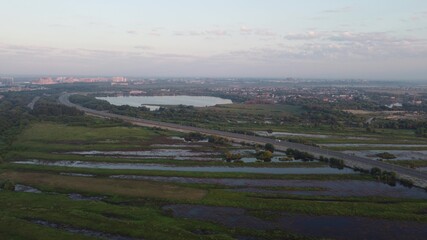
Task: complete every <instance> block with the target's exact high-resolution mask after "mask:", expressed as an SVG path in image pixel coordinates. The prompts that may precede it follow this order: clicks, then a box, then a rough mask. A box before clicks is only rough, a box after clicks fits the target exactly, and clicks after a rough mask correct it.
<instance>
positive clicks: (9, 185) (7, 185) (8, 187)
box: [1, 179, 15, 191]
mask: <svg viewBox="0 0 427 240" xmlns="http://www.w3.org/2000/svg"><path fill="white" fill-rule="evenodd" d="M1 188H2V189H4V190H5V191H14V190H15V183H14V182H13V181H11V180H9V179H7V180H6V181H4V182H2V183H1Z"/></svg>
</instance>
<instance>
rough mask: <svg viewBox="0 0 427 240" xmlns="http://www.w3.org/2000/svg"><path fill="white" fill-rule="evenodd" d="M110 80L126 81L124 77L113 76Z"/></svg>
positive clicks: (114, 81) (115, 81)
mask: <svg viewBox="0 0 427 240" xmlns="http://www.w3.org/2000/svg"><path fill="white" fill-rule="evenodd" d="M111 80H112V81H113V83H124V82H127V81H128V80H127V79H126V78H125V77H113V78H112V79H111Z"/></svg>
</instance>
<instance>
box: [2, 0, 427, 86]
mask: <svg viewBox="0 0 427 240" xmlns="http://www.w3.org/2000/svg"><path fill="white" fill-rule="evenodd" d="M0 7H1V8H2V10H3V11H2V14H1V15H0V75H2V74H4V75H7V74H9V75H11V74H37V75H118V76H121V75H123V76H159V77H163V76H165V77H168V76H176V77H181V76H183V77H184V76H185V77H197V76H203V77H296V78H332V79H337V78H363V79H381V80H397V79H399V80H406V79H407V80H425V76H426V75H427V68H426V67H425V65H426V64H425V63H426V62H427V2H425V1H419V0H410V1H400V0H388V1H387V0H379V1H374V2H373V1H368V0H362V1H349V0H344V1H338V0H329V1H315V0H312V1H304V3H298V2H297V1H277V0H270V1H260V0H249V1H243V0H236V1H224V0H220V1H196V0H183V1H179V2H178V1H176V2H171V1H165V0H162V1H156V2H155V3H152V2H150V1H134V0H127V1H120V2H118V1H100V0H92V1H82V0H76V1H52V0H42V1H39V2H38V3H37V5H35V4H34V3H33V2H32V3H30V1H25V0H16V1H5V0H0Z"/></svg>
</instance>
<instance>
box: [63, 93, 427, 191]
mask: <svg viewBox="0 0 427 240" xmlns="http://www.w3.org/2000/svg"><path fill="white" fill-rule="evenodd" d="M71 95H73V94H72V93H64V94H62V95H61V96H60V97H59V99H58V100H59V102H60V103H62V104H64V105H66V106H69V107H75V108H77V109H79V110H81V111H83V112H85V113H86V114H88V115H92V116H96V117H102V118H116V119H121V120H123V121H126V122H130V123H132V124H135V125H139V126H146V127H159V128H163V129H168V130H173V131H179V132H198V133H202V134H206V135H213V136H219V137H223V138H227V139H230V140H232V141H236V142H250V143H258V144H266V143H271V144H273V145H274V146H275V148H276V149H278V150H286V149H287V148H293V149H297V150H299V151H303V152H308V153H311V154H313V155H315V156H325V157H334V158H338V159H342V160H344V163H345V165H346V166H349V167H359V168H364V169H367V170H370V169H371V168H373V167H378V168H380V169H381V170H383V171H391V172H395V173H396V174H397V175H398V176H399V177H402V178H406V179H410V180H412V181H413V182H414V183H415V184H416V185H417V186H420V187H427V173H425V172H420V171H417V170H414V169H410V168H405V167H401V166H397V165H392V164H388V163H385V162H381V161H376V160H372V159H369V158H363V157H358V156H353V155H349V154H344V153H341V152H337V151H331V150H327V149H322V148H319V147H314V146H308V145H304V144H299V143H291V142H287V141H277V140H275V139H271V138H266V137H258V136H251V135H244V134H237V133H231V132H224V131H218V130H212V129H204V128H198V127H191V126H184V125H179V124H174V123H165V122H159V121H152V120H146V119H140V118H133V117H127V116H123V115H118V114H112V113H108V112H103V111H97V110H93V109H89V108H85V107H82V106H80V105H77V104H74V103H71V102H70V101H69V96H71Z"/></svg>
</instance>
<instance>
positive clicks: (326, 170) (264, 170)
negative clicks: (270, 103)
mask: <svg viewBox="0 0 427 240" xmlns="http://www.w3.org/2000/svg"><path fill="white" fill-rule="evenodd" d="M14 163H16V164H28V165H43V166H58V167H74V168H97V169H122V170H123V169H129V170H132V169H133V170H160V171H179V172H231V173H260V174H355V172H354V171H353V170H351V169H348V168H345V169H341V170H340V169H335V168H330V167H303V168H273V167H259V168H256V167H223V166H212V167H199V166H185V167H184V166H174V165H165V164H145V163H106V162H84V161H56V162H52V161H41V160H27V161H16V162H14Z"/></svg>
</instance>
